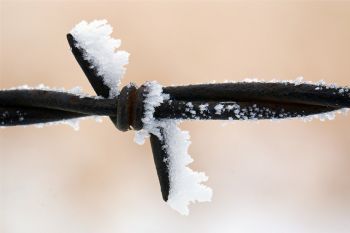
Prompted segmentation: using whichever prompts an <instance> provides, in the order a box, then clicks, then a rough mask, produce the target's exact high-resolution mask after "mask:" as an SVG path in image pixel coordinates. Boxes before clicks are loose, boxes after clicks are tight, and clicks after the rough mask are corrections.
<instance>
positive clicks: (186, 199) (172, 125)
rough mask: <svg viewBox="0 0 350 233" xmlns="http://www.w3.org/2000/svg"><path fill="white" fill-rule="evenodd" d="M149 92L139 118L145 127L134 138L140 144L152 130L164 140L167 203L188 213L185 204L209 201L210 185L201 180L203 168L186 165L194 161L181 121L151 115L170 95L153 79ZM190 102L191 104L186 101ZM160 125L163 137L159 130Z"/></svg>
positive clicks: (177, 209)
mask: <svg viewBox="0 0 350 233" xmlns="http://www.w3.org/2000/svg"><path fill="white" fill-rule="evenodd" d="M146 85H147V86H148V94H147V96H146V98H145V101H144V106H145V115H144V118H143V119H142V121H143V124H144V129H143V130H140V131H138V132H136V135H135V142H136V143H138V144H143V142H144V138H145V137H149V134H150V133H152V134H154V135H156V136H157V137H158V138H159V139H160V140H165V142H166V143H165V148H164V149H165V150H166V152H167V154H168V156H169V157H168V158H167V166H168V169H169V180H170V191H169V197H168V201H167V203H168V204H169V206H170V207H172V208H173V209H175V210H176V211H178V212H179V213H181V214H183V215H188V214H189V209H188V205H189V204H190V203H191V202H192V203H194V202H196V201H198V202H205V201H211V197H212V193H213V192H212V190H211V188H209V187H207V186H205V185H203V184H202V182H205V181H207V180H208V177H207V176H206V175H205V174H204V173H202V172H195V171H193V170H192V169H191V168H189V167H187V166H188V165H189V164H190V163H192V162H193V159H192V158H191V156H190V155H189V154H188V147H189V145H190V144H191V142H190V140H189V139H190V136H189V133H188V132H187V131H181V130H180V128H179V127H178V124H179V123H180V121H176V120H156V119H155V118H154V117H153V114H154V111H155V107H157V106H159V105H160V104H161V103H162V102H163V101H164V100H166V99H169V96H168V95H165V94H163V93H162V86H161V85H159V84H158V83H156V82H148V83H147V84H146ZM189 105H191V104H189ZM160 128H162V129H163V132H164V138H163V137H162V136H161V134H160Z"/></svg>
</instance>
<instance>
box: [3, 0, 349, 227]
mask: <svg viewBox="0 0 350 233" xmlns="http://www.w3.org/2000/svg"><path fill="white" fill-rule="evenodd" d="M93 19H107V20H108V21H109V23H110V24H111V25H112V26H113V27H114V29H115V30H114V32H113V36H114V37H115V38H120V39H122V41H123V43H122V47H121V49H123V50H126V51H128V52H130V54H131V56H130V64H129V65H128V66H127V74H126V76H125V78H124V80H123V85H126V84H127V83H128V82H136V83H137V84H138V85H141V84H142V83H144V82H145V81H147V80H157V81H158V82H159V83H161V84H163V85H171V84H190V83H200V82H209V81H212V80H216V81H217V82H223V81H225V80H242V79H244V78H259V79H265V80H271V79H281V80H282V79H283V80H284V79H295V78H297V77H298V76H304V78H305V79H306V80H311V81H318V80H321V79H323V80H325V81H326V82H329V83H333V82H334V83H337V84H339V85H349V84H350V2H347V1H342V2H335V1H327V2H326V1H325V2H317V1H297V2H290V1H283V2H282V1H278V2H277V1H273V2H270V1H248V2H246V1H207V2H203V1H132V2H126V1H124V2H123V1H122V2H114V1H97V0H96V1H4V0H1V1H0V42H1V44H0V72H1V73H0V87H1V88H2V89H4V88H10V87H14V86H19V85H22V84H28V85H30V86H37V85H38V84H40V83H44V84H46V85H48V86H50V87H65V88H67V89H70V88H73V87H75V86H81V87H83V89H84V91H85V92H87V93H90V94H93V90H92V88H91V87H90V85H89V83H88V81H87V79H86V78H85V76H84V74H83V72H82V71H81V70H80V67H79V66H78V64H77V63H76V61H75V60H74V58H73V56H72V54H71V52H70V50H69V47H68V44H67V42H66V38H65V35H66V33H67V32H69V31H70V30H71V28H72V27H73V26H74V25H75V24H77V23H78V22H80V21H81V20H88V21H90V20H93ZM181 128H183V129H185V130H189V131H190V133H191V136H192V145H191V147H190V153H191V155H192V157H193V158H194V159H195V162H194V163H193V164H192V165H191V167H192V168H193V169H195V170H198V171H205V172H206V174H207V175H208V176H209V181H208V182H207V185H208V186H210V187H212V188H213V190H214V196H213V200H212V202H211V203H203V204H195V205H191V206H190V209H191V210H190V212H191V213H190V215H189V216H188V217H184V216H181V215H179V214H178V213H177V212H175V211H174V210H172V209H171V208H169V207H168V206H167V205H166V204H165V203H164V202H163V201H162V198H161V193H160V188H159V184H158V178H157V175H156V170H155V167H154V164H153V159H152V154H151V150H150V145H149V142H147V143H146V144H145V145H143V146H138V145H136V144H135V143H134V142H133V136H134V133H133V132H130V131H129V132H126V133H123V132H119V131H118V130H116V128H115V127H114V126H113V124H112V123H111V122H110V121H109V120H108V119H104V120H103V122H102V123H96V122H95V121H94V120H84V121H82V122H81V125H80V130H79V131H74V130H73V129H72V128H70V127H69V126H66V125H60V126H50V127H45V128H42V129H38V128H35V127H33V126H30V127H25V128H23V127H13V128H5V129H0V232H4V233H34V232H35V233H41V232H42V233H47V232H50V233H56V232H57V233H61V232H66V233H96V232H103V233H112V232H135V233H136V232H152V233H154V232H170V233H171V232H247V233H251V232H269V233H273V232H278V233H280V232H298V233H304V232H305V233H313V232H317V233H320V232H321V233H323V232H332V233H343V232H344V233H345V232H350V221H349V219H350V169H349V168H350V137H349V132H350V116H347V117H346V116H342V115H338V116H337V118H336V119H335V120H333V121H326V122H320V121H317V120H315V121H312V122H310V123H304V122H302V121H301V120H286V121H281V122H270V121H261V122H258V123H257V122H253V123H252V122H236V123H233V124H227V125H226V126H223V122H218V121H217V122H209V121H208V122H184V123H183V124H182V125H181Z"/></svg>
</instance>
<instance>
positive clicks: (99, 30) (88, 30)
mask: <svg viewBox="0 0 350 233" xmlns="http://www.w3.org/2000/svg"><path fill="white" fill-rule="evenodd" d="M112 32H113V28H112V27H111V25H109V24H108V23H107V20H95V21H92V22H91V23H87V22H86V21H82V22H80V23H79V24H77V25H76V26H75V27H74V28H73V29H72V30H71V32H70V33H71V34H72V35H73V37H74V39H75V40H76V42H77V45H76V46H77V47H78V48H81V49H83V50H84V51H85V53H84V59H86V60H87V61H89V62H90V63H91V64H93V66H94V68H96V70H97V72H98V73H97V75H99V76H101V77H102V78H103V82H104V84H105V85H106V86H108V87H109V88H110V93H109V97H111V98H113V97H115V96H117V95H118V93H119V91H118V86H119V85H120V83H121V79H122V78H123V75H124V74H125V71H126V68H125V67H124V66H125V65H127V64H128V63H129V53H128V52H125V51H121V50H116V49H117V48H119V47H120V45H121V40H118V39H113V38H112V37H111V34H112Z"/></svg>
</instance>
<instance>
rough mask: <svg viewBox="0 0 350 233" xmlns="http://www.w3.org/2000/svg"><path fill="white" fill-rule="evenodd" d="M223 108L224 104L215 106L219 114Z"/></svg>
mask: <svg viewBox="0 0 350 233" xmlns="http://www.w3.org/2000/svg"><path fill="white" fill-rule="evenodd" d="M223 108H224V105H223V104H218V105H216V106H215V107H214V109H215V111H216V112H215V114H218V115H220V114H221V111H222V110H223Z"/></svg>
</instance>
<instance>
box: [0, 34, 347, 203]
mask: <svg viewBox="0 0 350 233" xmlns="http://www.w3.org/2000/svg"><path fill="white" fill-rule="evenodd" d="M67 39H68V43H69V45H70V47H71V50H72V53H73V55H74V56H75V58H76V60H77V62H78V63H79V65H80V67H81V68H82V70H83V71H84V73H85V75H86V76H87V78H88V80H89V82H90V83H91V85H92V87H93V88H94V90H95V92H96V94H97V95H98V96H96V97H92V96H80V95H76V94H72V93H69V92H62V91H53V90H52V91H51V90H35V89H33V90H23V89H22V90H21V89H17V90H16V89H13V90H1V91H0V126H16V125H29V124H37V123H48V122H55V121H62V120H68V119H73V118H80V117H86V116H95V115H97V116H108V117H110V119H111V120H112V122H113V123H114V124H115V126H116V127H117V128H118V129H119V130H121V131H127V130H131V129H134V130H140V129H142V128H143V122H142V118H143V116H144V115H143V114H144V106H143V105H144V104H143V103H144V98H145V96H146V95H147V88H146V87H145V86H144V85H142V86H141V87H139V88H138V87H136V85H134V84H129V85H127V86H125V87H124V88H123V89H122V90H121V91H120V94H119V95H118V96H117V97H115V98H108V96H109V87H108V86H106V85H105V84H104V82H103V78H102V77H101V76H99V75H98V73H97V72H96V70H95V69H94V67H93V66H92V65H91V64H90V63H89V61H87V60H85V59H84V51H83V50H82V49H81V48H78V47H77V46H76V41H75V40H74V38H73V36H72V35H70V34H68V35H67ZM163 93H165V94H168V95H169V96H170V98H169V99H168V100H166V101H164V102H163V103H162V104H161V105H160V106H159V107H157V108H156V109H155V113H154V117H155V119H158V120H161V119H179V120H188V119H191V120H252V119H254V120H263V119H284V118H293V117H306V116H309V115H313V114H319V113H325V112H330V111H334V110H338V109H341V108H349V107H350V90H349V88H347V87H335V86H326V85H321V84H306V83H299V84H298V83H288V82H276V83H272V82H268V83H263V82H238V83H222V84H197V85H188V86H171V87H164V88H163ZM218 106H219V108H218ZM204 107H205V108H204ZM165 143H166V142H164V141H161V140H160V139H159V138H158V137H157V136H155V135H151V145H152V151H153V155H154V160H155V165H156V168H157V172H158V176H159V182H160V184H161V190H162V195H163V199H164V200H165V201H166V200H167V198H168V195H169V177H168V176H169V174H168V170H167V168H166V166H165V164H164V158H166V157H167V154H166V151H165V150H164V144H165Z"/></svg>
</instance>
